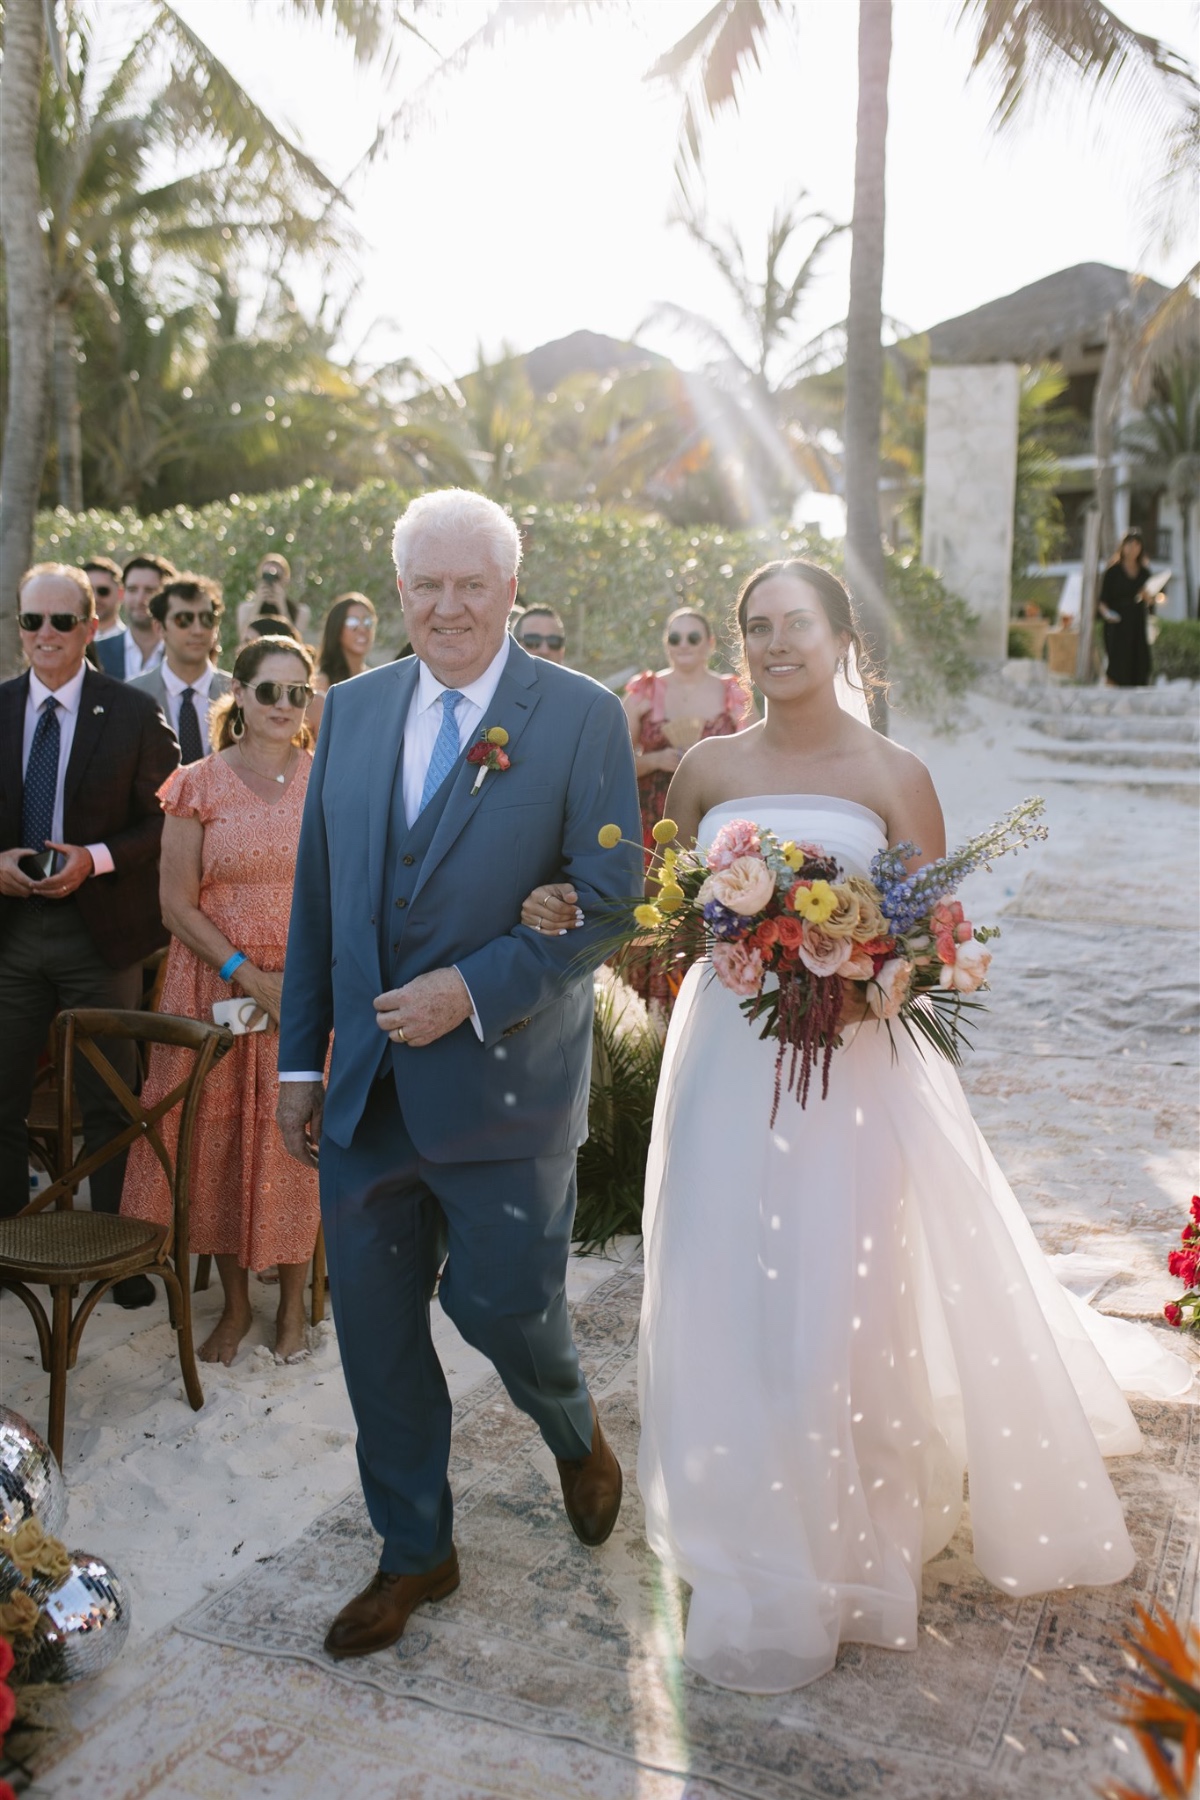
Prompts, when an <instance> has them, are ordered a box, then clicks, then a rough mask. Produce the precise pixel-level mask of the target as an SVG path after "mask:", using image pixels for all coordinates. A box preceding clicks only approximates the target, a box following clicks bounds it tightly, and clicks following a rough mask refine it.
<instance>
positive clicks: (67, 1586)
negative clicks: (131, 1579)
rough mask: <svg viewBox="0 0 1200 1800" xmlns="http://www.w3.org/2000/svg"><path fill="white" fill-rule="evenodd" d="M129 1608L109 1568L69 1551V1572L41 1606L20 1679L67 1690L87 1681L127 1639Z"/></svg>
mask: <svg viewBox="0 0 1200 1800" xmlns="http://www.w3.org/2000/svg"><path fill="white" fill-rule="evenodd" d="M129 1620H130V1603H129V1596H128V1595H127V1594H126V1592H125V1589H124V1587H123V1586H122V1584H121V1581H120V1578H119V1576H117V1575H114V1574H113V1572H112V1570H111V1569H110V1568H109V1567H108V1565H107V1563H103V1562H101V1560H100V1558H99V1557H98V1556H91V1555H89V1554H88V1552H87V1551H86V1550H72V1551H71V1569H70V1573H69V1574H68V1575H67V1577H66V1579H65V1580H63V1581H61V1582H60V1583H59V1585H58V1586H57V1587H56V1588H55V1590H54V1592H53V1593H52V1594H50V1595H49V1596H48V1598H47V1599H46V1600H45V1601H43V1603H42V1611H41V1616H40V1617H39V1619H38V1622H37V1625H36V1627H35V1628H34V1633H33V1647H32V1652H31V1655H30V1657H29V1661H28V1663H27V1664H26V1666H25V1668H24V1670H23V1672H22V1679H23V1680H24V1681H28V1682H37V1681H48V1682H53V1683H54V1684H55V1685H56V1686H58V1687H69V1686H71V1685H72V1684H73V1683H74V1682H76V1681H88V1680H90V1679H91V1677H92V1676H93V1675H99V1674H100V1672H101V1670H102V1669H107V1667H108V1665H109V1664H110V1663H111V1662H113V1661H114V1660H115V1658H116V1657H117V1656H118V1655H119V1653H120V1650H121V1646H122V1644H124V1642H125V1639H126V1638H127V1637H128V1636H129Z"/></svg>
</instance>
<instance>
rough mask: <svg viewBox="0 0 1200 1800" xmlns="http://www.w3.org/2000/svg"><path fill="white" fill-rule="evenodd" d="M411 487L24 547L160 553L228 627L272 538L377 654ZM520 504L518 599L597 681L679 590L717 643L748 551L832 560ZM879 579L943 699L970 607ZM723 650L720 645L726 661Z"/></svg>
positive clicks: (773, 534)
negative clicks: (355, 617) (355, 602)
mask: <svg viewBox="0 0 1200 1800" xmlns="http://www.w3.org/2000/svg"><path fill="white" fill-rule="evenodd" d="M408 498H409V496H408V495H407V494H406V493H405V492H404V490H403V489H401V488H400V487H398V486H397V485H396V484H395V483H394V482H388V481H372V482H368V483H367V484H366V485H365V486H363V487H360V488H358V489H356V490H355V491H354V492H353V493H349V494H345V493H334V492H333V491H332V490H331V489H330V488H328V487H327V486H325V485H324V484H322V483H320V482H317V481H306V482H303V483H302V484H301V485H300V486H299V487H294V488H289V489H287V490H286V491H284V492H282V493H278V494H263V495H255V496H247V497H244V498H242V497H239V496H237V495H231V496H230V498H229V500H228V501H215V502H213V503H212V504H210V505H208V506H203V507H197V508H194V509H192V508H189V507H185V506H180V507H176V508H175V509H174V510H173V511H171V512H167V513H161V514H159V515H157V516H156V517H153V518H146V519H142V518H139V517H138V515H137V514H136V513H134V512H132V511H129V510H126V511H123V512H120V513H107V512H101V511H97V510H93V511H90V512H85V513H80V514H77V515H72V514H69V513H66V512H62V511H58V512H53V513H45V514H43V515H42V516H41V517H40V518H39V520H38V533H37V554H38V556H39V557H44V558H51V557H53V558H56V559H58V560H62V561H66V562H73V561H74V562H79V561H82V560H83V558H84V557H85V556H88V555H97V554H102V555H108V556H113V557H115V558H116V559H117V560H118V561H124V560H125V559H126V558H127V557H129V556H132V555H133V554H134V553H135V552H136V551H138V550H154V551H157V552H158V553H159V554H161V555H164V556H167V557H169V558H170V559H171V561H172V562H173V563H174V564H175V565H176V567H177V568H181V569H182V568H190V569H194V570H198V571H199V572H200V573H202V574H207V575H214V576H216V577H217V578H218V579H219V580H220V581H221V582H222V583H223V585H224V589H225V597H226V607H227V614H228V618H229V625H228V630H229V632H230V633H232V631H233V620H232V615H233V612H234V610H235V607H236V604H237V602H238V601H240V600H241V599H243V598H244V596H245V595H246V594H247V593H249V592H250V590H251V588H252V587H253V585H254V570H255V566H256V565H257V563H258V562H259V560H260V558H261V557H263V556H264V555H265V554H266V553H267V552H268V551H269V550H280V551H282V552H283V554H284V555H285V556H286V557H287V558H288V561H289V562H290V564H291V566H292V572H293V583H292V593H293V597H299V596H300V595H303V596H304V598H305V599H307V601H308V603H309V605H310V606H311V607H312V611H313V618H314V629H316V626H317V625H319V622H320V620H321V617H322V615H323V613H324V612H325V610H326V608H327V607H328V605H329V604H330V602H331V601H332V600H333V599H334V598H335V597H336V596H337V595H338V594H339V593H342V592H344V591H345V590H346V589H349V588H357V589H360V590H361V591H362V592H363V593H366V594H369V595H370V597H371V598H372V600H373V601H374V602H375V604H376V606H377V607H378V609H379V614H380V632H379V649H380V652H381V653H385V654H386V653H388V652H392V653H394V652H395V650H396V649H397V647H398V646H399V645H400V643H401V642H402V641H403V637H404V627H403V621H402V618H401V613H400V604H399V598H398V596H397V593H396V586H395V571H394V569H393V567H392V559H391V536H392V526H393V523H394V521H395V518H396V515H397V514H398V513H399V512H400V511H402V509H403V507H404V505H405V503H406V501H407V499H408ZM517 518H518V521H519V523H520V524H521V525H522V527H523V528H524V529H525V531H526V533H527V537H528V550H527V553H526V558H525V561H524V563H523V565H522V575H521V587H520V594H519V598H521V599H522V600H524V601H526V602H528V601H531V600H541V601H546V602H549V603H550V604H552V605H554V606H555V607H557V608H558V610H559V611H560V612H561V613H562V614H563V617H564V619H565V620H566V624H567V629H568V632H569V636H570V652H569V655H570V659H571V662H572V663H573V664H574V665H575V666H576V667H578V668H582V669H585V670H587V671H588V673H590V674H593V675H597V676H599V677H600V678H601V679H604V678H606V677H609V676H612V675H615V674H617V673H618V672H620V671H622V670H625V669H628V668H630V667H631V666H637V667H645V666H647V665H649V666H655V667H657V666H658V664H659V663H660V662H661V658H662V648H661V643H660V637H661V632H662V626H663V622H664V620H665V619H666V617H667V614H668V613H670V612H671V611H672V610H673V609H674V608H675V607H677V606H680V605H683V604H688V605H695V606H698V607H699V608H701V609H702V610H703V611H704V612H706V613H707V614H708V616H709V617H710V618H711V619H712V621H713V623H714V625H715V627H716V628H717V631H718V635H719V636H720V637H721V638H722V642H723V644H724V643H725V641H726V639H727V637H728V633H727V631H726V630H725V629H724V627H725V626H726V624H727V621H728V618H729V614H730V612H731V610H732V605H733V599H734V596H735V594H736V592H737V589H738V586H739V584H740V583H741V582H742V581H743V580H744V579H745V577H746V576H747V575H748V574H749V573H750V571H751V570H752V569H754V568H755V567H756V566H757V565H758V564H759V563H762V562H766V561H768V560H770V559H771V558H772V557H776V556H783V555H790V556H805V555H807V556H812V557H813V558H814V559H816V560H818V561H821V562H825V563H828V564H830V565H831V566H832V567H835V568H836V567H837V566H838V565H839V563H840V560H841V546H840V544H834V543H831V542H828V541H826V540H824V539H822V538H821V537H820V536H819V535H818V534H816V533H815V532H812V531H810V530H804V529H797V528H794V527H789V526H781V527H778V528H773V529H763V530H754V531H740V532H734V531H727V530H722V529H720V528H718V527H716V526H697V527H692V528H688V527H677V526H673V525H668V524H665V523H663V522H662V521H661V520H658V519H655V518H646V517H642V516H637V515H630V514H623V513H617V512H609V511H597V510H591V511H588V510H585V509H583V508H581V507H572V506H551V507H525V508H522V509H520V510H519V511H518V513H517ZM888 583H889V591H890V598H891V601H892V607H893V624H894V637H895V641H894V644H893V655H892V675H893V678H894V681H895V683H896V693H895V696H894V697H895V698H897V699H898V700H899V701H900V703H901V704H902V705H904V706H906V707H909V708H912V709H913V710H917V711H924V712H934V713H939V712H944V711H945V710H946V709H947V708H948V707H950V706H952V704H953V702H954V700H955V699H956V698H957V697H958V696H959V695H960V694H961V693H962V692H963V691H964V690H965V688H966V686H967V685H968V683H969V681H970V678H971V674H972V665H971V662H970V660H969V658H968V657H967V656H966V654H965V651H964V649H963V644H964V641H965V637H966V632H967V629H968V627H969V624H970V614H969V612H968V610H967V608H966V606H965V604H964V603H963V602H962V601H961V600H959V599H957V598H956V597H955V596H954V595H952V594H950V593H948V592H947V590H946V589H945V587H944V586H943V585H942V583H941V582H940V581H939V580H938V578H937V577H936V576H935V575H934V574H933V572H932V571H931V570H929V569H925V568H923V567H922V565H921V564H919V563H917V562H915V561H914V560H913V559H911V558H904V557H900V556H890V557H889V558H888ZM228 647H229V646H228V645H227V648H228ZM732 655H733V650H732V648H731V647H730V648H728V654H727V661H728V660H730V659H731V658H732Z"/></svg>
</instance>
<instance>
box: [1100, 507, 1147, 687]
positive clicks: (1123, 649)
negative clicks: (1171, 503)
mask: <svg viewBox="0 0 1200 1800" xmlns="http://www.w3.org/2000/svg"><path fill="white" fill-rule="evenodd" d="M1149 574H1150V564H1149V563H1148V562H1147V561H1146V552H1145V548H1144V546H1143V543H1142V536H1141V533H1140V532H1138V531H1127V532H1126V533H1125V536H1124V537H1123V538H1122V539H1121V543H1120V548H1119V549H1118V551H1117V554H1116V555H1115V556H1114V557H1113V559H1112V561H1111V562H1110V563H1109V565H1108V567H1107V569H1105V571H1104V580H1103V581H1102V582H1101V584H1100V601H1099V612H1100V617H1101V618H1102V619H1103V620H1104V654H1105V656H1106V657H1107V659H1108V682H1109V686H1110V687H1147V686H1148V685H1149V682H1150V640H1149V638H1148V636H1147V635H1146V619H1147V615H1148V608H1147V605H1146V602H1145V600H1143V598H1142V589H1143V587H1144V586H1145V585H1146V581H1147V578H1148V577H1149Z"/></svg>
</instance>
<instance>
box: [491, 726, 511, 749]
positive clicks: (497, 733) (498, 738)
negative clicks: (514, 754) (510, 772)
mask: <svg viewBox="0 0 1200 1800" xmlns="http://www.w3.org/2000/svg"><path fill="white" fill-rule="evenodd" d="M487 741H488V743H489V744H495V746H496V748H497V749H498V750H503V748H504V746H505V744H507V742H508V733H507V731H505V729H504V727H503V725H493V726H492V728H491V730H490V731H489V732H488V734H487Z"/></svg>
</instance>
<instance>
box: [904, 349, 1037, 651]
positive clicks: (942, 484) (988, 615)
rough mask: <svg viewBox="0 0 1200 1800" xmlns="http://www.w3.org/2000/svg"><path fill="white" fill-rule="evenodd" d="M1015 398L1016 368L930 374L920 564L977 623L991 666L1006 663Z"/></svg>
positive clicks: (979, 643)
mask: <svg viewBox="0 0 1200 1800" xmlns="http://www.w3.org/2000/svg"><path fill="white" fill-rule="evenodd" d="M1020 394H1021V375H1020V370H1019V369H1018V368H1017V365H1016V364H1015V363H983V364H980V365H977V366H972V367H965V366H964V367H958V368H932V369H930V371H929V387H928V397H927V401H926V408H925V505H924V515H923V521H922V542H921V557H922V560H923V561H924V562H926V563H928V564H929V566H930V567H931V568H934V569H936V570H937V571H938V573H939V574H940V575H941V577H942V580H943V581H944V582H945V583H946V586H947V587H948V588H949V589H950V591H951V592H952V593H955V594H960V595H961V596H962V598H963V599H964V600H965V601H966V602H967V604H968V605H969V606H970V608H971V611H972V612H973V613H975V615H976V617H977V619H978V624H977V625H976V627H975V631H974V634H973V641H972V644H971V649H972V651H973V653H974V654H975V655H976V656H978V657H981V658H983V659H984V660H986V661H988V662H1002V661H1003V660H1004V658H1005V657H1006V656H1007V654H1008V620H1009V611H1010V604H1011V577H1012V553H1013V513H1014V509H1015V506H1016V497H1017V413H1018V407H1019V403H1020Z"/></svg>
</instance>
